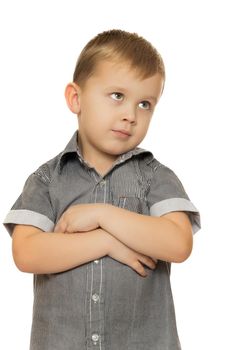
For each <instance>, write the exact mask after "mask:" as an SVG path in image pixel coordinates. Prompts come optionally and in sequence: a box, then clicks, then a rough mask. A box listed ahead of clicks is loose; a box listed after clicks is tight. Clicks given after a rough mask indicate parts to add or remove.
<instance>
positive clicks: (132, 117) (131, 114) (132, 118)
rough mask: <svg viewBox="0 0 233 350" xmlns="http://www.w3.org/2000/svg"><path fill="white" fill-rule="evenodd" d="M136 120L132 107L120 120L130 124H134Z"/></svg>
mask: <svg viewBox="0 0 233 350" xmlns="http://www.w3.org/2000/svg"><path fill="white" fill-rule="evenodd" d="M136 119H137V117H136V111H135V109H134V107H129V108H128V109H126V110H125V111H124V112H123V114H122V120H127V121H128V122H130V123H131V124H135V123H136Z"/></svg>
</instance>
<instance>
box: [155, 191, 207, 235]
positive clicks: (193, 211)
mask: <svg viewBox="0 0 233 350" xmlns="http://www.w3.org/2000/svg"><path fill="white" fill-rule="evenodd" d="M172 211H188V212H189V213H187V214H188V215H189V219H190V221H191V224H192V229H193V233H196V232H197V231H198V230H199V229H200V228H201V219H200V213H199V211H198V210H197V208H196V207H195V206H194V205H193V203H192V202H191V201H190V200H188V199H185V198H169V199H164V200H162V201H160V202H158V203H155V204H153V205H152V206H151V208H150V215H151V216H162V215H164V214H167V213H169V212H172Z"/></svg>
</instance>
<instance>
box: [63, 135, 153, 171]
mask: <svg viewBox="0 0 233 350" xmlns="http://www.w3.org/2000/svg"><path fill="white" fill-rule="evenodd" d="M77 140H78V130H76V131H75V133H74V135H73V136H72V138H71V139H70V141H69V143H68V144H67V146H66V147H65V149H64V151H63V152H62V153H61V156H60V160H59V168H60V170H62V167H63V165H64V164H65V162H66V161H68V158H69V157H68V155H72V154H73V155H75V156H78V158H79V160H80V161H81V163H85V160H84V159H83V157H82V154H81V151H80V149H79V147H78V142H77ZM142 153H149V154H152V153H151V152H149V151H147V150H145V149H143V148H140V147H135V148H134V149H132V150H130V151H128V152H126V153H123V154H121V155H120V156H119V157H118V158H117V159H116V161H115V163H114V166H115V165H117V164H120V163H123V162H125V161H126V160H128V159H130V158H132V157H133V156H137V155H139V154H142Z"/></svg>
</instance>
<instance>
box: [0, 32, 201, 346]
mask: <svg viewBox="0 0 233 350" xmlns="http://www.w3.org/2000/svg"><path fill="white" fill-rule="evenodd" d="M164 81H165V72H164V65H163V61H162V58H161V57H160V55H159V54H158V52H157V51H156V49H155V48H154V47H153V46H152V45H151V44H150V43H149V42H147V41H146V40H145V39H143V38H141V37H139V36H138V35H137V34H136V33H128V32H125V31H121V30H110V31H106V32H103V33H100V34H99V35H97V36H96V37H95V38H93V39H92V40H91V41H90V42H89V43H88V44H87V45H86V46H85V48H84V49H83V51H82V52H81V54H80V56H79V59H78V62H77V65H76V69H75V72H74V77H73V82H72V83H70V84H68V85H67V87H66V90H65V97H66V101H67V104H68V106H69V108H70V110H71V111H72V112H73V113H75V114H76V115H77V116H78V123H79V128H78V131H77V132H76V133H75V134H74V136H73V137H72V139H71V140H70V142H69V143H68V145H67V147H66V148H65V150H64V151H63V152H61V153H60V154H59V155H58V156H56V157H55V158H54V159H52V160H50V161H48V162H47V163H46V164H44V165H42V166H41V167H39V169H38V170H37V171H35V173H33V174H32V175H31V176H29V178H28V179H27V181H26V183H25V186H24V189H23V192H22V194H21V196H20V197H19V198H18V200H17V201H16V203H15V204H14V206H13V208H12V210H11V211H10V213H9V214H8V215H7V217H6V219H5V221H4V223H5V225H6V227H7V229H8V230H9V232H10V233H11V234H12V239H13V257H14V261H15V263H16V265H17V267H18V268H19V269H20V270H21V271H24V272H30V273H34V296H35V298H34V308H33V322H32V331H31V344H30V350H55V349H56V350H74V349H77V350H84V349H101V350H125V349H128V350H142V349H144V350H152V349H154V350H165V349H166V350H177V349H180V343H179V339H178V335H177V329H176V321H175V313H174V306H173V300H172V293H171V287H170V278H169V275H170V264H171V262H182V261H184V260H186V259H187V258H188V256H189V255H190V253H191V250H192V236H193V233H195V232H196V231H197V230H198V229H199V228H200V215H199V212H198V210H197V209H196V208H195V206H194V205H193V204H192V202H191V201H190V200H189V197H188V195H187V194H186V192H185V190H184V188H183V186H182V184H181V182H180V180H179V179H178V177H177V176H176V175H175V174H174V172H173V171H172V170H171V169H169V168H168V167H166V166H165V165H163V164H161V163H160V162H159V161H158V160H156V159H155V158H154V157H153V155H152V153H150V152H149V151H146V150H143V149H141V148H139V147H137V146H138V145H139V144H140V143H141V141H142V140H143V139H144V137H145V135H146V133H147V129H148V127H149V123H150V120H151V118H152V114H153V112H154V109H155V106H156V104H157V103H158V101H159V98H160V96H161V94H162V91H163V86H164Z"/></svg>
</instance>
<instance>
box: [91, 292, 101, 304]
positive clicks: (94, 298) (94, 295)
mask: <svg viewBox="0 0 233 350" xmlns="http://www.w3.org/2000/svg"><path fill="white" fill-rule="evenodd" d="M91 298H92V300H93V301H94V302H95V303H96V302H97V301H98V300H99V296H98V294H93V295H92V297H91Z"/></svg>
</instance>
